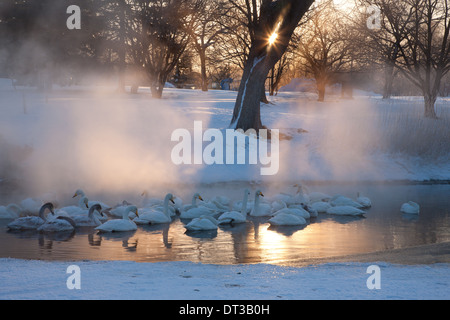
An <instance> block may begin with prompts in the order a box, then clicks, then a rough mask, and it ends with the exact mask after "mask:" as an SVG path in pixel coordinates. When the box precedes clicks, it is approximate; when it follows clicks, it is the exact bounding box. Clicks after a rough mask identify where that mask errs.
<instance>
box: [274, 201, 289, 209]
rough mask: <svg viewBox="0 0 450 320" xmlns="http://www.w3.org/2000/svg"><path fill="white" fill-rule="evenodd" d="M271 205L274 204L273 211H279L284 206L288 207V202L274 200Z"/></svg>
mask: <svg viewBox="0 0 450 320" xmlns="http://www.w3.org/2000/svg"><path fill="white" fill-rule="evenodd" d="M271 206H272V211H278V210H281V209H283V208H287V205H286V202H284V201H283V200H275V201H273V202H272V204H271Z"/></svg>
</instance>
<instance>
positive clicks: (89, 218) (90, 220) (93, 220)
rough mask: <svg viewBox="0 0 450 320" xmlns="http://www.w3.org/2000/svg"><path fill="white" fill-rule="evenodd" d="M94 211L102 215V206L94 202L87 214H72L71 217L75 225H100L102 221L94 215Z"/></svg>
mask: <svg viewBox="0 0 450 320" xmlns="http://www.w3.org/2000/svg"><path fill="white" fill-rule="evenodd" d="M95 212H98V213H99V214H100V215H103V213H102V207H101V206H100V205H99V204H94V205H93V206H92V207H90V208H89V212H88V214H82V215H77V216H73V217H72V219H73V221H74V222H75V224H76V226H77V227H97V226H99V225H101V224H102V222H101V221H100V219H98V217H97V216H96V215H95Z"/></svg>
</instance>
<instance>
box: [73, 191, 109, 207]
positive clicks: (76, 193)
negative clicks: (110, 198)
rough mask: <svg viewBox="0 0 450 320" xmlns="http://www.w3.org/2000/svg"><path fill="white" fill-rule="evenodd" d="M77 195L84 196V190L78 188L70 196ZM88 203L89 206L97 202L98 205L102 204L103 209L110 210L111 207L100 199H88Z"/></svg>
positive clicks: (74, 196)
mask: <svg viewBox="0 0 450 320" xmlns="http://www.w3.org/2000/svg"><path fill="white" fill-rule="evenodd" d="M78 196H81V197H85V196H86V194H85V193H84V191H83V190H82V189H78V190H77V191H75V194H74V195H73V197H72V198H76V197H78ZM88 204H89V207H92V206H93V205H94V204H99V205H101V206H102V208H103V210H110V209H111V206H108V205H107V204H106V203H103V202H101V201H93V200H90V201H89V203H88Z"/></svg>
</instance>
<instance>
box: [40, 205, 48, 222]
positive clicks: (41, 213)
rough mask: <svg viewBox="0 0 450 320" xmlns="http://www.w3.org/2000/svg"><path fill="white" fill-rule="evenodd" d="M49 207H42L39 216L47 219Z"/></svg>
mask: <svg viewBox="0 0 450 320" xmlns="http://www.w3.org/2000/svg"><path fill="white" fill-rule="evenodd" d="M46 209H47V207H42V208H41V209H40V210H39V218H41V219H42V220H44V221H47V218H46V217H45V210H46Z"/></svg>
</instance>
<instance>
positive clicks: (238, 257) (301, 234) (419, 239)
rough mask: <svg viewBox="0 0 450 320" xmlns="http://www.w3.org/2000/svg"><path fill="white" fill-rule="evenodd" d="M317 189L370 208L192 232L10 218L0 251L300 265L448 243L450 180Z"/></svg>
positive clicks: (0, 231) (211, 189) (179, 225)
mask: <svg viewBox="0 0 450 320" xmlns="http://www.w3.org/2000/svg"><path fill="white" fill-rule="evenodd" d="M227 188H228V189H227ZM225 189H227V190H228V191H229V192H228V194H230V195H231V196H233V197H234V199H235V200H240V198H239V197H238V194H240V193H241V190H242V188H237V187H236V186H231V187H230V186H228V187H226V186H224V185H217V186H205V187H204V190H201V191H202V192H204V193H205V194H207V195H213V194H220V193H221V192H222V193H223V190H225ZM230 190H232V191H230ZM316 190H317V191H321V192H325V193H328V194H331V195H334V194H337V193H339V194H344V195H348V196H353V197H355V195H356V192H357V191H360V192H362V193H363V194H364V195H365V196H368V197H370V198H371V200H372V204H373V207H372V208H371V209H370V210H368V213H367V214H366V215H365V217H364V218H361V217H338V216H331V215H326V214H319V217H317V218H315V219H311V221H310V222H309V223H308V224H307V225H306V226H302V227H279V228H273V227H270V226H269V224H268V223H267V219H268V218H258V219H256V218H251V217H249V218H248V221H247V223H245V224H241V225H235V226H233V227H231V226H224V227H219V229H218V230H217V231H214V232H194V233H186V232H185V228H184V224H185V223H186V221H180V219H179V218H176V219H175V220H174V221H173V222H172V223H171V224H170V225H156V226H139V227H138V230H137V231H136V232H132V233H123V234H119V233H117V234H112V235H108V234H97V233H96V232H95V231H94V230H92V229H90V228H87V229H80V230H77V231H76V232H75V233H68V234H67V233H66V234H61V233H59V234H40V233H37V232H20V233H13V232H8V231H7V230H6V225H7V223H8V222H9V221H8V220H0V244H1V246H0V257H12V258H22V259H45V260H83V259H87V260H133V261H139V262H157V261H193V262H202V263H217V264H237V263H273V264H279V265H298V264H301V263H302V262H304V261H307V260H310V259H316V258H328V257H332V256H341V255H348V254H358V253H367V252H373V251H379V250H385V249H395V248H404V247H409V246H415V245H422V244H431V243H440V242H445V241H450V200H449V199H450V185H386V184H384V185H382V184H380V185H376V184H366V185H364V184H360V185H328V186H327V185H321V186H316V187H311V191H316ZM208 193H209V194H208ZM236 197H237V198H236ZM409 200H413V201H415V202H418V203H419V204H420V206H421V212H420V215H419V216H408V215H404V214H402V213H400V206H401V204H402V203H404V202H406V201H409ZM185 202H188V200H187V199H186V200H185Z"/></svg>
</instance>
